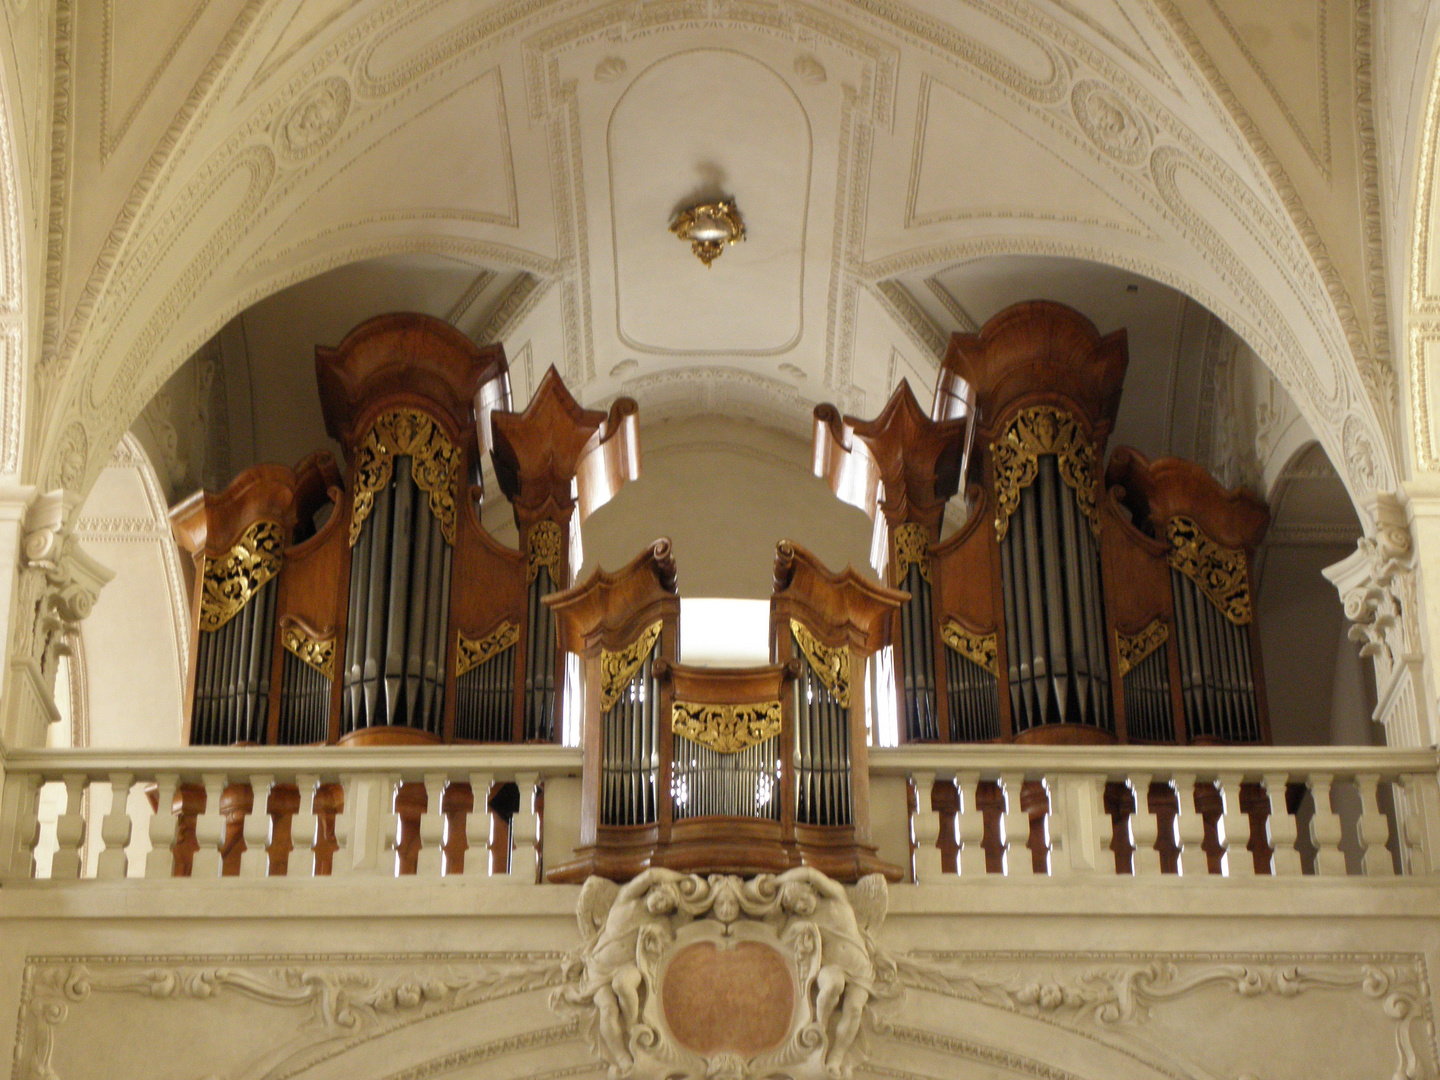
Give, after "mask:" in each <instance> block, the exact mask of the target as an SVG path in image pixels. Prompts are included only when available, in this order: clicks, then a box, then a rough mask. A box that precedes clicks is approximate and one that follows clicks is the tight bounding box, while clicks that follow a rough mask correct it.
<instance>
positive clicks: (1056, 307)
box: [944, 300, 1129, 447]
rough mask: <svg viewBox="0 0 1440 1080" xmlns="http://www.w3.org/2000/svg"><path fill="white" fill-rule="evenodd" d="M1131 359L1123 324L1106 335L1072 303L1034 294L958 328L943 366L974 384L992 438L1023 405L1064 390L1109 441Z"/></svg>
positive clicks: (1101, 440)
mask: <svg viewBox="0 0 1440 1080" xmlns="http://www.w3.org/2000/svg"><path fill="white" fill-rule="evenodd" d="M1128 363H1129V349H1128V346H1127V343H1126V334H1125V331H1124V330H1116V331H1115V332H1114V333H1113V334H1108V335H1106V336H1104V337H1101V336H1100V332H1099V331H1098V330H1096V329H1095V324H1094V323H1092V322H1091V321H1090V320H1089V319H1087V318H1085V316H1084V315H1081V314H1080V313H1079V312H1078V311H1076V310H1074V309H1073V308H1069V307H1066V306H1065V305H1064V304H1057V303H1055V302H1054V301H1051V300H1027V301H1025V302H1024V303H1020V304H1015V305H1013V306H1011V307H1008V308H1006V309H1005V310H1004V311H1002V312H1000V313H999V314H998V315H996V316H994V317H993V318H992V319H990V321H989V322H987V323H986V324H985V325H984V326H983V327H981V328H980V331H979V333H975V334H953V335H951V338H950V348H949V351H948V352H947V353H946V355H945V360H944V373H945V375H946V376H954V377H958V378H960V379H962V380H964V382H965V383H966V384H968V385H969V386H970V387H971V388H973V390H974V392H975V397H976V405H977V409H978V413H979V418H978V424H977V426H978V427H979V428H980V430H981V431H982V432H983V433H984V434H985V435H986V436H987V437H988V438H993V437H995V435H996V434H998V431H999V427H1000V425H1001V424H1002V423H1003V422H1004V421H1005V420H1006V419H1008V417H1009V416H1010V415H1011V414H1012V413H1013V412H1015V411H1016V410H1017V409H1019V408H1021V407H1023V406H1024V405H1027V404H1031V403H1036V402H1037V399H1039V400H1044V399H1047V398H1048V399H1050V400H1053V399H1054V398H1056V397H1060V398H1064V399H1067V400H1068V401H1069V402H1070V403H1072V404H1073V405H1074V406H1075V408H1077V409H1078V410H1079V411H1080V414H1081V417H1082V418H1083V419H1084V420H1085V421H1086V423H1087V424H1088V426H1089V427H1090V428H1091V433H1092V436H1093V438H1094V440H1095V442H1096V444H1097V446H1098V447H1103V446H1104V444H1105V440H1106V439H1107V438H1108V437H1109V435H1110V429H1111V428H1112V427H1113V426H1114V423H1115V414H1116V411H1117V410H1118V409H1119V407H1120V392H1121V388H1122V387H1123V385H1124V382H1125V368H1126V366H1127V365H1128ZM952 381H953V379H952Z"/></svg>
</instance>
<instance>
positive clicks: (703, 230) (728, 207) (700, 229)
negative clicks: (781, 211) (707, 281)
mask: <svg viewBox="0 0 1440 1080" xmlns="http://www.w3.org/2000/svg"><path fill="white" fill-rule="evenodd" d="M670 231H671V232H673V233H674V234H675V235H676V236H678V237H679V238H680V239H681V240H689V241H690V250H691V251H693V252H694V253H695V257H696V258H697V259H699V260H700V261H701V262H703V263H704V264H705V267H706V269H709V267H710V264H711V263H712V262H714V261H715V260H716V259H718V258H719V257H720V253H721V252H722V251H723V250H725V245H726V244H738V243H739V242H740V241H741V240H744V239H745V222H743V221H741V220H740V211H738V210H736V209H735V201H734V200H733V199H724V200H722V201H721V202H716V203H703V204H701V205H700V206H692V207H691V208H690V209H689V210H684V211H681V213H680V216H679V217H677V218H676V219H675V221H674V222H673V223H672V224H671V225H670Z"/></svg>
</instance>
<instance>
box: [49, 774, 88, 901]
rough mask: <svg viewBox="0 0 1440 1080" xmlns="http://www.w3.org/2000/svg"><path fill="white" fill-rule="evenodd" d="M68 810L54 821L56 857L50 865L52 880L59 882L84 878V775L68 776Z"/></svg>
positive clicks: (65, 780)
mask: <svg viewBox="0 0 1440 1080" xmlns="http://www.w3.org/2000/svg"><path fill="white" fill-rule="evenodd" d="M63 783H64V784H65V810H64V812H63V813H62V814H61V815H60V816H59V817H58V818H56V820H55V845H56V847H55V857H54V859H52V860H51V862H50V876H51V877H52V878H55V879H57V880H63V879H65V878H78V877H82V876H84V873H85V867H84V866H82V865H81V848H83V847H84V845H85V807H84V799H85V788H86V786H87V778H86V776H85V775H84V774H83V773H67V774H66V775H65V777H64V780H63Z"/></svg>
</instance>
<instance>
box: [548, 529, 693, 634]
mask: <svg viewBox="0 0 1440 1080" xmlns="http://www.w3.org/2000/svg"><path fill="white" fill-rule="evenodd" d="M545 603H546V604H547V605H549V607H550V609H551V610H552V611H553V612H554V613H555V630H556V635H557V637H558V639H559V644H560V647H561V648H562V649H566V650H568V651H570V652H573V653H578V654H580V655H582V656H583V655H585V654H586V653H588V652H589V651H590V649H591V648H593V647H595V646H598V645H604V646H608V647H611V648H614V647H618V646H620V645H622V644H626V643H628V642H624V641H621V640H620V639H621V638H622V637H631V636H633V634H634V632H635V631H637V630H639V629H643V627H644V626H645V625H646V624H648V622H651V621H653V620H654V619H656V618H659V617H661V616H662V615H666V614H673V615H675V616H676V617H677V618H678V616H679V611H680V598H679V596H678V595H677V594H676V589H675V559H674V557H673V555H672V554H671V550H670V541H669V540H667V539H664V538H661V539H659V540H656V541H655V543H654V544H652V545H651V546H650V547H649V548H647V549H646V550H645V551H643V552H641V553H640V554H639V555H638V556H636V557H635V558H634V559H632V560H631V561H630V562H629V563H628V564H627V565H625V566H623V567H621V568H620V569H619V570H616V571H615V572H614V573H610V572H607V571H605V570H598V569H597V570H596V571H595V572H594V573H593V574H591V575H590V577H589V578H587V579H586V580H585V581H584V582H582V583H581V584H579V585H576V586H575V587H574V588H570V589H566V590H564V591H563V592H557V593H552V594H551V595H549V596H547V597H545Z"/></svg>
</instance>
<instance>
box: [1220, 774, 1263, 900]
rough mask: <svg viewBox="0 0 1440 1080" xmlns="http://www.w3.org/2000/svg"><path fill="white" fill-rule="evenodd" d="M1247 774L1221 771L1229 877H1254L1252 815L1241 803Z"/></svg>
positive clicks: (1226, 862) (1222, 813) (1226, 872)
mask: <svg viewBox="0 0 1440 1080" xmlns="http://www.w3.org/2000/svg"><path fill="white" fill-rule="evenodd" d="M1244 782H1245V778H1244V777H1243V776H1241V775H1240V774H1239V773H1221V774H1220V779H1219V785H1220V798H1221V801H1222V804H1223V806H1224V810H1223V811H1222V812H1221V817H1220V822H1221V824H1222V826H1223V827H1224V834H1225V835H1224V837H1223V838H1222V841H1223V844H1224V847H1225V874H1226V876H1227V877H1240V878H1253V877H1254V876H1255V857H1254V855H1252V854H1251V852H1250V850H1249V846H1248V845H1249V842H1250V818H1249V817H1248V816H1247V815H1246V814H1245V812H1244V810H1243V809H1242V808H1241V806H1240V786H1241V785H1242V784H1243V783H1244Z"/></svg>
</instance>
